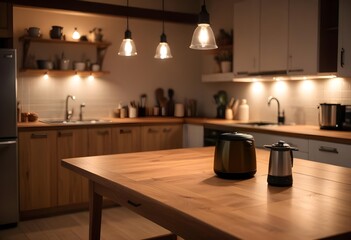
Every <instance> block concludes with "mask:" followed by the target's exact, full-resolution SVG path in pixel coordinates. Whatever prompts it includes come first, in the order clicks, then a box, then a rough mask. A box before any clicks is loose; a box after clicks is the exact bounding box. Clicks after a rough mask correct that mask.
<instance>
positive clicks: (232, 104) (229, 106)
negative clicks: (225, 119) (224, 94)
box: [227, 97, 235, 108]
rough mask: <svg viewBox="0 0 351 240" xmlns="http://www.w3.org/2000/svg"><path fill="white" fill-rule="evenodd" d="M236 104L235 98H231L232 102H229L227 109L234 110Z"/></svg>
mask: <svg viewBox="0 0 351 240" xmlns="http://www.w3.org/2000/svg"><path fill="white" fill-rule="evenodd" d="M234 102H235V98H233V97H231V98H230V101H229V103H228V106H227V108H233V106H234Z"/></svg>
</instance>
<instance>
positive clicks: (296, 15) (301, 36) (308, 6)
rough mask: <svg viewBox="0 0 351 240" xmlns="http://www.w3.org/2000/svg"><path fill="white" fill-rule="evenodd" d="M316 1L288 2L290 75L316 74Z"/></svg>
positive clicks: (300, 0)
mask: <svg viewBox="0 0 351 240" xmlns="http://www.w3.org/2000/svg"><path fill="white" fill-rule="evenodd" d="M317 43H318V0H293V1H289V53H288V54H289V56H288V57H289V59H288V71H289V73H290V74H317V72H318V65H317V63H318V44H317Z"/></svg>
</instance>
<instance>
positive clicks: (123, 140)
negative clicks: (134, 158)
mask: <svg viewBox="0 0 351 240" xmlns="http://www.w3.org/2000/svg"><path fill="white" fill-rule="evenodd" d="M139 151H140V127H139V126H137V127H115V128H112V152H113V153H129V152H139Z"/></svg>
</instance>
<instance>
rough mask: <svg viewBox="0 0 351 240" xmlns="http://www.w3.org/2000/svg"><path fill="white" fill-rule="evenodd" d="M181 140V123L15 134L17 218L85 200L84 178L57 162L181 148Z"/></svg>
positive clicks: (76, 204)
mask: <svg viewBox="0 0 351 240" xmlns="http://www.w3.org/2000/svg"><path fill="white" fill-rule="evenodd" d="M182 136H183V127H182V124H170V125H149V126H140V125H136V126H135V125H134V126H128V125H127V126H112V127H111V126H108V127H106V126H96V127H91V126H89V127H77V128H68V127H67V128H59V129H55V130H45V131H44V130H33V131H31V130H20V131H19V175H20V180H19V182H20V212H21V217H23V216H24V218H27V219H28V218H32V217H35V216H42V215H41V214H43V213H39V212H40V211H42V212H50V211H51V212H52V214H55V211H56V210H57V209H63V208H67V209H74V208H75V206H77V207H81V206H82V205H85V204H86V203H87V202H88V201H89V197H88V196H89V195H88V194H89V187H88V181H87V179H85V178H83V177H81V176H80V175H78V174H75V173H73V172H72V171H70V170H68V169H66V168H63V167H61V159H64V158H71V157H85V156H94V155H106V154H115V153H127V152H138V151H149V150H161V149H171V148H181V147H182ZM44 215H45V213H44Z"/></svg>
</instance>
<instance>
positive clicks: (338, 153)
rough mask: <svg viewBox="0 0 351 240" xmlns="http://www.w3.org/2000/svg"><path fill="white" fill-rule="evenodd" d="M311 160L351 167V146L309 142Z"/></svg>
mask: <svg viewBox="0 0 351 240" xmlns="http://www.w3.org/2000/svg"><path fill="white" fill-rule="evenodd" d="M309 155H310V158H309V159H310V160H313V161H318V162H323V163H328V164H334V165H338V166H344V167H351V157H350V156H351V146H350V145H347V144H339V143H332V142H324V141H316V140H309Z"/></svg>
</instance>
